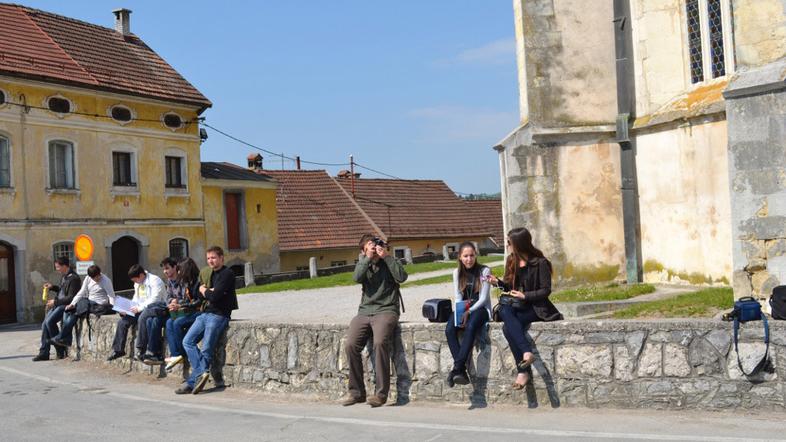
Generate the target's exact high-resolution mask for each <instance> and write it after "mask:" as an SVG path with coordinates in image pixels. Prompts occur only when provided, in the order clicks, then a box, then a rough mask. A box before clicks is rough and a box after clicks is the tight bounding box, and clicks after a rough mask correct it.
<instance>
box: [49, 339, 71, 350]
mask: <svg viewBox="0 0 786 442" xmlns="http://www.w3.org/2000/svg"><path fill="white" fill-rule="evenodd" d="M49 343H50V344H52V345H54V346H56V347H62V348H66V347H70V346H71V344H66V343H65V342H63V340H62V339H60V338H58V337H57V336H55V337H54V338H52V339H50V340H49Z"/></svg>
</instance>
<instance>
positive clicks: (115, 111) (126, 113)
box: [110, 105, 133, 123]
mask: <svg viewBox="0 0 786 442" xmlns="http://www.w3.org/2000/svg"><path fill="white" fill-rule="evenodd" d="M110 113H111V114H112V119H113V120H115V121H118V122H120V123H127V122H129V121H131V119H132V118H133V114H132V113H131V109H129V108H127V107H125V106H120V105H116V106H112V109H111V111H110Z"/></svg>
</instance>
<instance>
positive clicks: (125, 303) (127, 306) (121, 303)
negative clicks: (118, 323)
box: [112, 296, 136, 316]
mask: <svg viewBox="0 0 786 442" xmlns="http://www.w3.org/2000/svg"><path fill="white" fill-rule="evenodd" d="M134 306H136V302H133V301H131V300H130V299H127V298H124V297H122V296H116V297H115V305H114V306H112V310H114V311H116V312H119V313H124V314H126V315H129V316H136V313H134V312H132V311H131V307H134Z"/></svg>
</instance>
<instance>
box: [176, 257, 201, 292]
mask: <svg viewBox="0 0 786 442" xmlns="http://www.w3.org/2000/svg"><path fill="white" fill-rule="evenodd" d="M197 281H199V267H198V266H197V265H196V263H195V262H194V260H193V259H191V258H183V259H182V260H181V261H180V262H179V263H177V282H178V283H179V284H180V285H182V286H186V287H188V286H190V285H191V284H193V283H195V282H197Z"/></svg>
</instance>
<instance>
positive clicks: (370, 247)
mask: <svg viewBox="0 0 786 442" xmlns="http://www.w3.org/2000/svg"><path fill="white" fill-rule="evenodd" d="M363 253H364V254H365V255H366V258H373V257H374V255H375V254H376V253H377V252H376V250H374V243H373V242H371V241H369V242H367V243H366V246H365V247H363Z"/></svg>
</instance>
